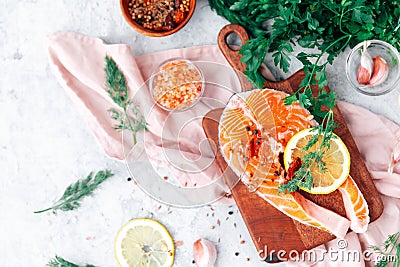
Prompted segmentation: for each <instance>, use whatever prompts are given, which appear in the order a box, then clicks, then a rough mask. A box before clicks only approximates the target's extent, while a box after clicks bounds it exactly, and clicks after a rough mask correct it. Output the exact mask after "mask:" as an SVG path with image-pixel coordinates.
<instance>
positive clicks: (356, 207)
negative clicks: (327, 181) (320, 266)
mask: <svg viewBox="0 0 400 267" xmlns="http://www.w3.org/2000/svg"><path fill="white" fill-rule="evenodd" d="M286 96H288V95H287V94H286V93H284V92H281V91H276V90H273V89H255V90H251V91H247V92H243V93H238V94H235V95H234V96H232V98H231V99H230V100H229V102H228V104H227V106H226V108H225V109H224V111H223V113H222V115H221V119H220V123H219V128H218V131H219V133H218V137H219V146H220V150H221V152H222V155H223V157H224V159H225V161H226V162H227V163H228V165H229V166H230V167H231V168H232V170H233V171H234V172H235V173H236V174H237V175H238V176H239V177H240V178H241V181H242V182H243V183H245V184H246V185H247V186H248V187H249V188H250V190H251V191H255V192H256V193H257V195H259V196H260V197H261V198H263V199H264V200H265V201H267V202H268V203H269V204H271V205H272V206H274V207H275V208H277V209H278V210H279V211H281V212H283V213H284V214H285V215H287V216H289V217H291V218H292V219H294V220H297V221H299V222H301V223H304V224H307V225H310V226H313V227H316V228H318V229H321V230H324V231H327V232H329V233H331V234H334V235H335V236H337V237H344V236H345V235H346V233H347V231H348V229H349V228H350V229H352V230H353V231H355V232H358V233H361V232H364V231H366V229H367V227H368V223H369V216H368V214H369V211H368V205H367V203H366V201H365V199H364V197H363V195H362V193H361V191H360V190H359V189H358V187H357V185H356V184H355V182H354V180H353V179H352V178H351V177H350V176H349V177H348V178H347V179H346V181H345V182H344V183H343V185H342V186H341V187H340V188H339V191H340V193H341V195H342V198H343V203H344V205H345V210H346V217H347V218H345V217H342V216H340V215H339V214H337V213H335V212H333V211H331V210H328V209H325V208H323V207H321V206H319V205H317V204H315V203H314V202H312V201H310V200H308V199H306V198H304V197H303V196H302V195H301V194H300V193H298V192H294V193H290V194H287V193H278V186H279V184H280V183H283V182H284V181H285V169H284V167H283V166H282V164H281V161H280V160H279V154H281V153H283V151H284V148H285V147H286V145H287V143H288V141H289V140H290V138H291V137H292V136H293V135H294V134H296V133H297V132H299V131H301V130H304V129H306V128H310V127H313V126H315V125H317V123H316V122H315V121H314V120H313V117H312V115H311V114H310V113H309V112H308V110H306V109H304V108H303V107H301V106H300V104H299V103H298V102H295V103H292V104H291V105H285V104H284V98H285V97H286Z"/></svg>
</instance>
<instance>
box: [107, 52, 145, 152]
mask: <svg viewBox="0 0 400 267" xmlns="http://www.w3.org/2000/svg"><path fill="white" fill-rule="evenodd" d="M105 61H106V67H105V73H106V86H107V88H106V91H107V93H108V94H109V96H110V97H111V99H112V100H113V101H114V103H115V104H117V105H118V106H120V107H121V108H122V111H119V110H117V109H115V108H111V109H110V110H109V111H110V113H111V117H112V118H113V119H114V120H116V121H118V124H116V125H115V126H114V129H116V130H119V131H122V130H128V131H130V132H131V133H132V138H133V143H134V144H136V143H137V139H136V133H138V132H139V131H141V130H144V131H147V130H148V129H147V123H146V120H145V118H144V116H143V114H142V113H141V112H140V109H139V106H138V105H137V104H136V103H134V102H133V101H132V100H130V99H129V95H128V86H127V84H126V81H125V77H124V75H123V73H122V72H121V71H120V69H119V68H118V66H117V64H116V63H115V61H114V60H113V59H112V58H111V57H109V56H106V57H105ZM129 107H130V109H131V110H130V111H131V114H129V115H128V108H129Z"/></svg>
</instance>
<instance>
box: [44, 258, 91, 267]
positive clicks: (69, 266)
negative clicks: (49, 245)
mask: <svg viewBox="0 0 400 267" xmlns="http://www.w3.org/2000/svg"><path fill="white" fill-rule="evenodd" d="M47 266H49V267H96V266H94V265H91V264H86V265H83V266H81V265H77V264H75V263H72V262H69V261H67V260H64V259H63V258H61V257H59V256H55V257H54V259H51V260H50V261H49V263H48V264H47Z"/></svg>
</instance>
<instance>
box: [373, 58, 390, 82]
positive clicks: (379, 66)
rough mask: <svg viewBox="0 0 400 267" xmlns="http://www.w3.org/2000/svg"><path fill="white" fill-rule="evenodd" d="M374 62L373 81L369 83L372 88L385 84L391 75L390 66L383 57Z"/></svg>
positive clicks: (375, 59)
mask: <svg viewBox="0 0 400 267" xmlns="http://www.w3.org/2000/svg"><path fill="white" fill-rule="evenodd" d="M373 62H374V70H373V71H372V76H371V80H370V81H369V85H371V86H375V85H378V84H381V83H383V82H384V81H385V80H386V78H387V76H388V74H389V65H388V64H387V62H386V60H385V59H384V58H383V57H381V56H376V57H374V59H373Z"/></svg>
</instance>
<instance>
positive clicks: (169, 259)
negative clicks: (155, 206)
mask: <svg viewBox="0 0 400 267" xmlns="http://www.w3.org/2000/svg"><path fill="white" fill-rule="evenodd" d="M114 253H115V257H116V259H117V261H118V264H119V266H120V267H136V266H140V267H150V266H151V267H170V266H172V264H173V263H174V254H175V246H174V241H173V240H172V237H171V235H170V234H169V232H168V230H167V229H166V228H165V227H164V226H163V225H162V224H160V223H159V222H157V221H155V220H152V219H147V218H139V219H133V220H130V221H129V222H128V223H127V224H125V225H124V226H122V228H121V229H120V230H119V232H118V234H117V237H116V238H115V243H114Z"/></svg>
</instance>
